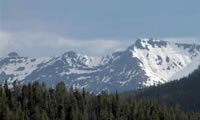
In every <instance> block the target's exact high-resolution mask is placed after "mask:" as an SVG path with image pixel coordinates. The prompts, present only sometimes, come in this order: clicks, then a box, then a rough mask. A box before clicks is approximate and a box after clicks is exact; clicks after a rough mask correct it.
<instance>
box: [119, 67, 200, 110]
mask: <svg viewBox="0 0 200 120" xmlns="http://www.w3.org/2000/svg"><path fill="white" fill-rule="evenodd" d="M121 96H122V97H123V98H132V99H139V100H141V99H147V100H154V101H157V102H161V103H162V102H166V103H167V104H169V105H175V104H176V103H178V104H180V106H181V109H183V110H187V111H200V67H199V68H198V69H197V70H196V71H194V72H193V73H192V74H190V75H189V76H188V77H185V78H182V79H181V80H178V81H172V82H170V83H167V84H163V85H159V86H157V87H149V88H145V89H140V90H137V91H129V92H125V93H123V94H121Z"/></svg>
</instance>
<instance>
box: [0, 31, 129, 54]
mask: <svg viewBox="0 0 200 120" xmlns="http://www.w3.org/2000/svg"><path fill="white" fill-rule="evenodd" d="M0 35H1V38H0V55H1V56H2V55H5V54H7V52H8V51H18V50H19V49H20V50H21V51H26V52H28V51H29V50H30V49H34V48H38V49H41V50H42V49H44V48H46V49H49V50H55V51H56V50H58V51H60V50H59V49H62V50H75V51H76V52H81V53H84V54H89V55H97V56H101V55H105V54H107V53H108V52H109V51H114V50H116V49H121V48H123V47H127V46H128V44H127V42H124V43H123V41H119V40H109V39H108V40H106V39H96V40H79V39H69V38H65V37H62V36H59V35H55V34H50V33H46V32H40V33H30V32H16V33H8V32H0ZM30 51H32V50H30ZM49 52H50V51H49ZM63 52H65V51H63ZM29 54H31V53H29ZM38 54H39V53H38ZM38 56H40V55H38Z"/></svg>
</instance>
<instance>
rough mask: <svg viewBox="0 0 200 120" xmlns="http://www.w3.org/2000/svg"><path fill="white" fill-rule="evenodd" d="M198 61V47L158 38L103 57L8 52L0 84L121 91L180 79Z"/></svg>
mask: <svg viewBox="0 0 200 120" xmlns="http://www.w3.org/2000/svg"><path fill="white" fill-rule="evenodd" d="M199 58H200V45H195V44H182V43H173V42H169V41H163V40H159V39H138V40H136V41H135V43H133V44H132V45H131V46H129V47H128V48H127V49H126V50H124V51H118V52H115V53H113V54H112V55H110V56H106V57H102V58H100V57H90V56H87V55H81V54H78V53H75V52H73V51H69V52H65V53H63V54H61V55H59V56H55V57H49V58H29V57H20V56H19V55H18V54H17V53H16V52H11V53H9V54H8V56H7V57H3V58H1V59H0V83H3V82H4V81H5V80H8V82H9V83H12V82H13V81H15V80H17V81H20V82H21V83H22V84H27V83H29V82H34V81H39V82H40V83H43V82H44V83H46V85H47V86H48V87H55V85H56V84H57V83H58V82H61V81H63V82H64V83H65V84H66V86H67V87H70V86H73V87H76V88H79V89H82V88H85V89H86V90H88V91H91V92H95V93H98V92H100V91H102V90H107V91H110V92H113V91H116V90H118V91H124V90H131V89H136V88H140V87H144V86H151V85H156V84H161V83H166V82H168V81H171V80H172V79H173V78H176V79H179V78H181V77H182V76H183V75H181V74H180V71H184V73H185V74H186V73H188V74H189V73H190V72H192V70H193V69H195V67H189V66H190V65H191V66H194V65H193V64H192V63H194V62H195V63H196V64H200V63H199V62H198V61H199ZM186 68H190V69H188V70H189V71H187V70H184V69H186ZM176 73H179V74H180V75H176ZM175 75H176V76H175Z"/></svg>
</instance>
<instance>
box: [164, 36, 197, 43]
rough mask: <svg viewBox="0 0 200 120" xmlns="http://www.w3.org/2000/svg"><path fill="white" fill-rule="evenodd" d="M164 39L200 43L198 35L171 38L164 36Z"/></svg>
mask: <svg viewBox="0 0 200 120" xmlns="http://www.w3.org/2000/svg"><path fill="white" fill-rule="evenodd" d="M163 40H166V41H172V42H178V43H190V44H191V43H196V44H200V38H197V37H171V38H163Z"/></svg>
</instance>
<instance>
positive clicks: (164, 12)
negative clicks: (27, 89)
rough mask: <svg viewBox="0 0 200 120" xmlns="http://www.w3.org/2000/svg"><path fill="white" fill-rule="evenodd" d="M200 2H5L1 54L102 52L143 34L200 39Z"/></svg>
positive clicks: (0, 6)
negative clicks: (11, 52) (70, 51)
mask: <svg viewBox="0 0 200 120" xmlns="http://www.w3.org/2000/svg"><path fill="white" fill-rule="evenodd" d="M199 5H200V0H0V56H3V55H6V54H7V53H8V52H10V51H17V52H19V53H20V54H21V55H25V56H53V55H56V54H61V53H63V52H65V51H69V50H73V51H76V52H79V53H82V54H88V55H93V56H94V55H95V56H102V55H106V54H108V53H111V52H112V51H115V50H120V49H123V48H126V47H127V46H129V45H130V44H133V43H134V40H135V39H137V38H160V39H168V40H175V41H181V42H190V43H193V42H198V40H199V41H200V7H199Z"/></svg>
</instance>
